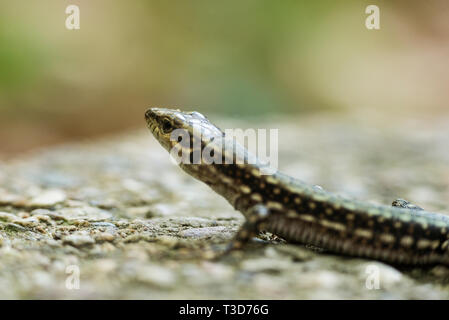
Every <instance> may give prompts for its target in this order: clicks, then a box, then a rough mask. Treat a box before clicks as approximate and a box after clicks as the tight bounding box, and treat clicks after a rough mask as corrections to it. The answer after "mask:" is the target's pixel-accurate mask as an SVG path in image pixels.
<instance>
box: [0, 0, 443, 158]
mask: <svg viewBox="0 0 449 320" xmlns="http://www.w3.org/2000/svg"><path fill="white" fill-rule="evenodd" d="M70 4H76V5H78V6H79V8H80V12H81V28H80V30H67V29H66V28H65V19H66V17H67V15H66V14H65V8H66V7H67V6H68V5H70ZM369 4H376V5H378V6H379V7H380V19H381V20H380V21H381V30H378V31H376V30H368V29H366V28H365V18H366V16H367V15H366V14H365V8H366V6H367V5H369ZM448 59H449V2H448V1H447V0H438V1H436V0H433V1H428V0H426V1H424V0H419V1H412V0H407V1H405V0H404V1H399V0H396V1H378V0H376V1H374V0H373V1H361V0H354V1H350V0H347V1H335V0H318V1H298V0H296V1H291V0H283V1H273V0H271V1H268V0H240V1H235V0H228V1H210V0H209V1H206V0H201V1H196V0H192V1H143V0H135V1H123V0H122V1H117V0H95V1H87V0H84V1H76V0H70V1H67V0H52V1H48V0H39V1H37V0H36V1H30V0H0V114H1V117H0V141H1V142H0V155H2V156H10V155H15V154H17V153H20V152H23V151H27V150H30V149H33V148H36V147H40V146H43V145H49V144H55V143H62V142H65V141H73V140H78V139H81V138H92V137H95V136H98V135H102V134H109V133H112V132H118V131H120V130H127V129H130V128H138V127H142V128H143V127H144V122H143V114H144V111H145V109H146V108H147V107H149V106H179V107H181V108H187V109H196V110H198V111H201V112H205V113H207V114H210V113H215V114H223V115H226V116H231V117H239V118H242V117H247V118H253V117H254V116H255V115H256V116H271V115H273V114H281V115H285V114H288V115H291V117H292V121H294V117H300V116H303V115H304V114H310V113H319V114H322V113H326V114H328V113H329V112H331V113H335V114H344V113H360V114H362V115H366V116H367V117H371V116H373V115H376V114H382V115H388V116H390V115H391V119H394V118H395V117H396V116H410V115H411V116H429V115H432V116H445V115H446V113H447V111H448V110H449V109H448V101H449V90H448V89H449V63H448Z"/></svg>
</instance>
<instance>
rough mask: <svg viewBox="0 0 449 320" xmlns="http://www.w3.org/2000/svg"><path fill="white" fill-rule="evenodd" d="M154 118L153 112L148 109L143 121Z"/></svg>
mask: <svg viewBox="0 0 449 320" xmlns="http://www.w3.org/2000/svg"><path fill="white" fill-rule="evenodd" d="M154 116H155V113H154V111H153V110H151V109H148V110H147V111H146V112H145V119H146V120H149V119H151V118H154Z"/></svg>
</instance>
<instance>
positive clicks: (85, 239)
mask: <svg viewBox="0 0 449 320" xmlns="http://www.w3.org/2000/svg"><path fill="white" fill-rule="evenodd" d="M62 242H63V243H64V244H70V245H72V246H74V247H82V246H87V245H92V244H94V243H95V241H94V239H92V237H90V236H88V235H87V234H72V235H69V236H65V237H64V238H63V239H62Z"/></svg>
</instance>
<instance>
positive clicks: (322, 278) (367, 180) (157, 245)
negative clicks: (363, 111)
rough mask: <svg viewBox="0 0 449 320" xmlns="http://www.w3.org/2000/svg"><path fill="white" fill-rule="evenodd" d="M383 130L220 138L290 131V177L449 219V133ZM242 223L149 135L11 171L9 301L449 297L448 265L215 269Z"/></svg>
mask: <svg viewBox="0 0 449 320" xmlns="http://www.w3.org/2000/svg"><path fill="white" fill-rule="evenodd" d="M370 121H371V120H369V119H361V118H358V119H356V118H338V119H337V118H334V117H332V116H328V117H320V118H313V117H309V118H308V117H304V118H302V119H297V120H294V121H293V120H291V119H290V120H286V119H285V120H284V119H274V120H272V121H271V122H270V124H267V123H253V124H248V123H246V124H245V123H240V122H239V123H235V122H231V121H228V122H225V121H223V122H222V123H219V125H221V127H223V128H226V127H229V128H232V127H256V128H263V127H268V128H279V138H280V143H279V148H280V150H279V161H280V169H281V171H284V172H286V173H288V174H291V175H293V176H295V177H298V178H300V179H302V180H305V181H307V182H309V183H310V184H313V185H315V184H316V185H320V186H322V187H323V188H325V189H327V190H330V191H333V192H336V193H339V194H341V195H345V196H350V197H354V198H359V199H362V200H366V201H371V202H376V203H384V204H388V203H391V202H392V201H393V200H394V199H396V198H399V197H401V198H405V199H408V200H410V201H412V202H415V203H416V204H417V205H419V206H421V207H424V208H426V209H427V210H433V211H442V212H444V211H445V209H447V207H446V206H447V201H448V200H447V199H449V171H448V170H447V168H448V167H449V166H448V164H449V148H447V145H448V142H449V140H448V139H449V138H448V137H449V121H447V120H445V119H438V120H437V119H433V120H432V121H426V122H424V120H423V121H421V122H420V121H419V120H415V121H414V122H410V121H406V120H400V119H395V120H394V121H391V123H390V121H389V120H388V119H387V121H384V122H383V123H382V124H379V123H381V122H379V123H377V124H374V122H370ZM223 124H224V125H223ZM446 211H447V210H446ZM242 222H243V218H242V216H241V215H240V214H239V213H238V212H235V211H234V210H233V209H232V208H231V206H230V205H229V204H227V203H226V202H225V200H223V199H222V198H221V197H219V196H218V195H216V194H215V193H214V192H213V191H211V190H210V189H209V188H208V187H207V186H205V185H203V184H202V183H200V182H197V181H195V180H193V179H192V178H190V177H188V176H187V175H185V174H184V173H182V172H181V170H180V169H179V168H177V167H175V166H174V165H173V164H172V163H171V162H170V160H169V157H168V154H167V152H166V151H164V150H163V149H162V148H161V147H160V146H159V145H158V144H157V143H156V142H155V140H154V139H153V138H152V137H151V136H150V134H149V133H148V132H146V131H142V132H131V133H129V134H128V135H124V136H120V137H109V138H107V139H103V140H99V141H95V142H91V143H88V144H82V143H80V144H78V145H64V146H60V147H56V148H53V149H49V150H42V151H40V152H36V153H34V154H30V155H27V156H26V157H25V156H24V157H22V158H17V159H13V160H11V161H8V162H6V161H3V162H0V298H2V299H8V298H18V299H24V298H26V299H33V298H39V299H45V298H56V299H61V298H73V299H78V298H85V299H91V298H92V299H93V298H100V299H101V298H115V299H122V298H126V299H132V298H138V299H155V298H158V299H183V298H190V299H220V298H228V299H338V298H341V299H370V298H372V299H416V298H420V299H447V298H449V269H448V268H446V267H444V266H435V267H430V268H426V269H420V268H407V269H397V268H395V267H392V266H389V265H386V264H384V263H381V262H377V261H370V260H363V259H355V258H348V257H342V256H336V255H331V254H326V253H325V252H320V250H317V249H316V248H309V247H307V246H299V245H291V244H286V243H280V242H279V241H273V243H272V244H266V243H263V242H262V241H261V242H260V243H259V242H255V243H252V244H251V245H249V246H248V248H247V249H246V250H244V251H243V252H241V253H238V254H234V255H230V256H227V257H224V258H222V259H219V260H218V261H208V260H205V259H203V258H201V253H202V252H203V250H204V248H205V246H206V245H207V244H209V243H214V244H217V245H223V246H224V245H225V244H226V242H227V241H228V240H229V239H230V238H231V237H232V235H233V234H234V233H235V232H236V231H237V229H238V227H239V225H240V224H241V223H242ZM269 239H270V238H268V241H270V240H269ZM376 274H378V275H379V277H378V278H373V275H376Z"/></svg>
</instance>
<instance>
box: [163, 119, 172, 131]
mask: <svg viewBox="0 0 449 320" xmlns="http://www.w3.org/2000/svg"><path fill="white" fill-rule="evenodd" d="M161 128H162V132H163V133H165V134H167V133H170V132H172V131H173V124H172V122H171V121H170V120H169V119H164V120H162V127H161Z"/></svg>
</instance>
